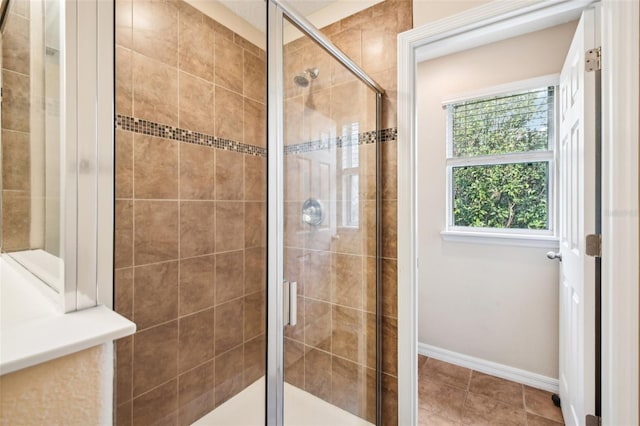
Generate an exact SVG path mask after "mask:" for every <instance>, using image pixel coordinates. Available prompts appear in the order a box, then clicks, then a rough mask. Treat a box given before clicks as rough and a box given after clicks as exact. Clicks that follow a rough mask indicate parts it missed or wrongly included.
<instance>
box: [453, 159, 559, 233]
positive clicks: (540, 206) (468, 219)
mask: <svg viewBox="0 0 640 426" xmlns="http://www.w3.org/2000/svg"><path fill="white" fill-rule="evenodd" d="M452 173H453V197H452V199H453V224H454V225H455V226H471V227H477V228H516V229H549V221H548V218H549V191H548V188H549V184H548V181H549V163H548V162H539V163H516V164H499V165H492V166H465V167H453V171H452Z"/></svg>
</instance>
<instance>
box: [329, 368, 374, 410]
mask: <svg viewBox="0 0 640 426" xmlns="http://www.w3.org/2000/svg"><path fill="white" fill-rule="evenodd" d="M366 390H367V369H366V368H364V367H361V366H359V365H358V364H355V363H353V362H350V361H347V360H344V359H342V358H338V357H335V356H334V357H332V359H331V403H332V404H334V405H337V406H338V407H340V408H342V409H343V410H347V411H349V412H350V413H352V414H355V415H359V414H360V413H361V412H364V411H365V404H366V398H363V397H364V396H365V395H366Z"/></svg>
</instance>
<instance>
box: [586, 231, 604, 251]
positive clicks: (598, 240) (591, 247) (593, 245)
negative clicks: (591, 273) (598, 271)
mask: <svg viewBox="0 0 640 426" xmlns="http://www.w3.org/2000/svg"><path fill="white" fill-rule="evenodd" d="M584 252H585V254H586V255H587V256H591V257H602V235H600V234H588V235H587V236H586V238H585V247H584Z"/></svg>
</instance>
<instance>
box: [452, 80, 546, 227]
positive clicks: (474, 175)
mask: <svg viewBox="0 0 640 426" xmlns="http://www.w3.org/2000/svg"><path fill="white" fill-rule="evenodd" d="M554 106H555V86H551V85H549V86H547V85H545V86H544V87H539V88H536V89H528V90H520V91H518V92H510V93H506V94H502V95H499V96H491V97H482V98H475V99H467V100H463V101H460V102H455V103H449V104H447V105H446V109H447V127H448V129H447V130H448V137H447V139H448V141H447V145H448V146H447V174H448V179H447V181H448V200H447V216H448V224H447V231H453V232H455V231H467V232H476V233H482V234H490V233H494V234H495V233H499V234H515V235H518V234H519V235H529V236H535V235H553V207H554V206H553V186H552V182H553V179H552V178H553V170H554V152H553V147H554V143H555V138H554V136H555V130H554V121H555V108H554Z"/></svg>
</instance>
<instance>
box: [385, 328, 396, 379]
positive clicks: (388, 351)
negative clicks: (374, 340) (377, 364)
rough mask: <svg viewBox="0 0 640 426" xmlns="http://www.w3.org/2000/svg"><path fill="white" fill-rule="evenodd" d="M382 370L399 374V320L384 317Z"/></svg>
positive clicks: (394, 374)
mask: <svg viewBox="0 0 640 426" xmlns="http://www.w3.org/2000/svg"><path fill="white" fill-rule="evenodd" d="M382 371H383V372H385V373H387V374H391V375H393V376H397V375H398V320H397V319H395V318H389V317H382Z"/></svg>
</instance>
